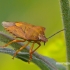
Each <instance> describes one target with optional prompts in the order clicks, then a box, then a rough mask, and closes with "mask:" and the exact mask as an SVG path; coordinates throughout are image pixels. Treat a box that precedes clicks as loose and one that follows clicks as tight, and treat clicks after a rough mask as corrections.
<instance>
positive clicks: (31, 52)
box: [28, 42, 41, 62]
mask: <svg viewBox="0 0 70 70" xmlns="http://www.w3.org/2000/svg"><path fill="white" fill-rule="evenodd" d="M34 44H35V42H34V43H33V44H32V46H31V48H30V50H29V53H30V56H29V61H28V62H30V60H31V59H32V54H33V53H34V52H35V51H36V50H37V49H38V48H39V47H40V46H41V44H40V42H37V44H38V45H39V46H38V47H37V48H36V49H35V50H33V47H34Z"/></svg>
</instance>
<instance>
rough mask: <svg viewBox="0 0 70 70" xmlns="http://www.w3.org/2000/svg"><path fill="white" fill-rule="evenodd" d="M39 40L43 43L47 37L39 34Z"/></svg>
mask: <svg viewBox="0 0 70 70" xmlns="http://www.w3.org/2000/svg"><path fill="white" fill-rule="evenodd" d="M39 40H40V41H42V42H44V45H45V43H46V42H47V38H46V37H45V35H39Z"/></svg>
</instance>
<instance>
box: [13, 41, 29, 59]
mask: <svg viewBox="0 0 70 70" xmlns="http://www.w3.org/2000/svg"><path fill="white" fill-rule="evenodd" d="M29 43H30V42H29V41H28V43H27V44H25V45H24V46H22V47H20V48H19V49H18V50H17V51H16V52H15V53H14V56H13V58H12V59H14V57H15V56H16V55H17V54H18V52H19V51H21V50H23V49H24V48H25V47H27V45H28V44H29Z"/></svg>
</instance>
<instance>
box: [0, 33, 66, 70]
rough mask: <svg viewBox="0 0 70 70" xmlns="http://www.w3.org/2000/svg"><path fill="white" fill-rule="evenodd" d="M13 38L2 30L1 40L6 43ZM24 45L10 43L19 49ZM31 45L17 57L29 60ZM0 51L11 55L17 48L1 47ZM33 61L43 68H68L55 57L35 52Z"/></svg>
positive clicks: (47, 69) (55, 69) (54, 69)
mask: <svg viewBox="0 0 70 70" xmlns="http://www.w3.org/2000/svg"><path fill="white" fill-rule="evenodd" d="M11 40H13V38H11V37H9V36H7V35H6V34H4V33H3V32H0V41H1V42H4V43H8V42H9V41H11ZM22 45H24V44H23V43H13V44H10V46H12V47H13V48H14V49H16V50H17V49H18V48H19V47H20V46H22ZM28 50H29V47H26V49H24V50H23V51H22V52H19V53H18V54H17V56H16V58H18V59H21V60H22V61H25V62H28V59H29V53H28ZM0 52H2V53H7V54H10V55H12V56H13V55H14V53H15V50H12V49H10V48H0ZM32 62H33V63H35V64H36V65H38V66H39V67H40V68H41V70H66V68H65V67H64V66H62V65H57V64H56V61H54V60H53V59H51V58H49V57H46V56H42V55H40V54H38V53H36V52H35V53H34V54H33V58H32Z"/></svg>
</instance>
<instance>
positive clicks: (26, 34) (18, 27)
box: [2, 22, 47, 61]
mask: <svg viewBox="0 0 70 70" xmlns="http://www.w3.org/2000/svg"><path fill="white" fill-rule="evenodd" d="M2 25H3V27H4V28H5V29H6V30H7V31H9V32H10V33H12V34H13V35H14V36H15V39H14V40H12V41H11V42H9V43H7V44H6V45H5V46H3V47H7V46H8V45H9V44H11V43H13V42H24V41H28V43H27V44H26V45H24V46H22V47H20V48H19V49H18V50H17V51H16V52H15V54H14V56H13V58H14V57H15V56H16V54H17V53H18V52H19V51H21V50H22V49H24V48H25V47H26V46H27V45H28V44H29V43H30V42H32V43H33V44H32V46H31V48H30V50H29V54H30V58H29V61H30V60H31V59H32V54H33V53H34V52H35V51H36V50H37V49H38V48H39V47H40V46H41V44H40V42H41V41H42V42H44V44H45V42H46V41H47V38H46V37H45V34H44V31H45V28H44V27H41V26H34V25H31V24H27V23H25V22H2ZM16 38H21V39H22V40H16ZM35 43H37V44H38V45H39V46H38V47H37V48H36V49H35V50H33V47H34V44H35Z"/></svg>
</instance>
